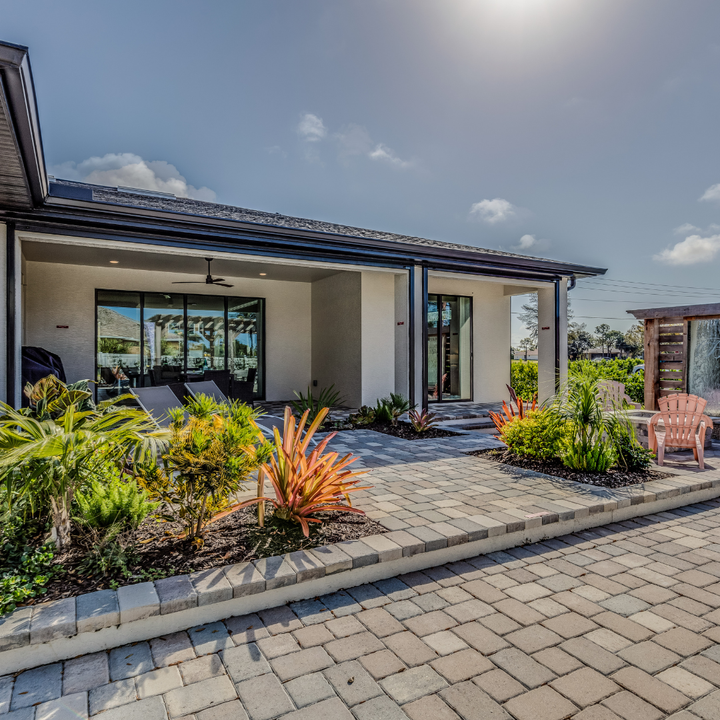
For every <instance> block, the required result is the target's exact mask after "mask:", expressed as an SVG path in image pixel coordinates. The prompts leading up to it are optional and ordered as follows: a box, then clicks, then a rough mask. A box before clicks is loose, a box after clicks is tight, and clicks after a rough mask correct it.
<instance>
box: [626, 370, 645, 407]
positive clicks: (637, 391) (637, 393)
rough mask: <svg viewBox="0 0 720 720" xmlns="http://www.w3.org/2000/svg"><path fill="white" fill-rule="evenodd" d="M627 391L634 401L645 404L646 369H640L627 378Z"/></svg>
mask: <svg viewBox="0 0 720 720" xmlns="http://www.w3.org/2000/svg"><path fill="white" fill-rule="evenodd" d="M625 392H626V393H627V394H628V396H629V397H630V399H631V400H632V401H633V402H636V403H640V405H643V406H644V405H645V371H644V370H638V371H637V372H636V373H634V374H633V375H629V376H628V378H627V380H625Z"/></svg>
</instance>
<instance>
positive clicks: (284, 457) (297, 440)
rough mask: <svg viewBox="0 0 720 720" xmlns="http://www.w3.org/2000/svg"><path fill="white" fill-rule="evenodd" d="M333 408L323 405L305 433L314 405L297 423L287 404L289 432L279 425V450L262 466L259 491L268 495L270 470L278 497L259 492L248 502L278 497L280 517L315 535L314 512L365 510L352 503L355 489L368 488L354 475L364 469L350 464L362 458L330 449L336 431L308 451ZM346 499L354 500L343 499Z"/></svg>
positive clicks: (276, 437)
mask: <svg viewBox="0 0 720 720" xmlns="http://www.w3.org/2000/svg"><path fill="white" fill-rule="evenodd" d="M327 413H328V409H327V408H322V409H321V410H320V412H319V413H318V414H317V416H316V417H315V420H313V422H312V423H311V424H310V427H308V429H307V432H305V433H304V437H303V431H304V430H305V424H306V422H307V419H308V415H309V411H308V410H306V411H305V412H304V413H303V414H302V417H301V418H300V420H299V421H298V422H297V424H296V422H295V418H294V417H293V414H292V409H291V408H290V407H286V408H285V424H284V427H283V434H282V436H281V435H280V432H279V431H278V430H277V428H275V430H274V435H275V442H274V445H275V447H274V453H273V455H272V456H271V457H270V460H269V461H268V462H266V463H265V464H264V465H263V466H262V468H261V477H260V479H259V482H258V495H259V496H261V495H262V488H263V479H262V476H265V477H267V478H268V480H269V481H270V482H271V483H272V485H273V488H274V489H275V495H276V497H275V498H268V497H257V498H255V499H253V500H250V501H248V502H246V503H243V505H244V506H245V505H250V504H252V503H256V502H260V503H263V502H265V501H268V502H270V503H272V504H273V505H274V506H275V517H277V518H279V519H281V520H289V521H293V522H297V523H300V525H301V527H302V531H303V534H304V535H305V537H309V535H310V526H309V524H308V523H311V522H314V523H319V522H320V520H318V519H317V518H315V517H312V516H313V515H315V514H317V513H319V512H329V511H330V510H342V511H345V512H352V513H357V514H359V515H364V514H365V513H364V512H363V511H362V510H359V509H358V508H354V507H352V506H350V504H349V503H350V499H349V497H348V495H349V493H351V492H357V491H358V490H366V489H367V487H358V486H357V484H358V483H359V482H360V481H359V480H353V479H351V478H354V477H356V476H358V475H362V474H363V472H351V471H350V470H348V469H347V468H348V466H349V465H350V464H351V463H353V462H355V460H356V459H357V458H355V457H352V455H350V454H349V453H348V454H347V455H345V456H344V457H342V458H341V457H340V456H339V454H338V453H336V452H326V449H327V445H328V443H329V442H330V440H331V439H332V438H333V437H334V436H335V433H331V434H330V435H327V436H326V437H325V438H323V440H322V441H321V442H319V443H318V444H317V445H316V446H315V447H314V448H313V449H312V451H311V452H310V453H309V454H308V450H309V447H310V443H311V442H312V438H313V435H314V434H315V433H316V432H317V430H318V428H319V427H320V426H321V425H322V422H323V420H324V419H325V416H326V415H327ZM343 499H345V500H346V501H347V502H348V505H341V504H340V503H341V502H342V500H343ZM261 507H262V505H261ZM261 518H262V515H261ZM261 522H262V520H261Z"/></svg>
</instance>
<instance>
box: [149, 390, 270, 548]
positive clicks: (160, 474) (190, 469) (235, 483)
mask: <svg viewBox="0 0 720 720" xmlns="http://www.w3.org/2000/svg"><path fill="white" fill-rule="evenodd" d="M184 410H185V412H187V413H188V415H189V419H188V420H187V421H186V420H185V415H184V412H183V410H182V409H178V410H177V411H175V412H173V413H172V424H171V426H170V444H169V448H168V451H167V452H166V453H165V454H163V456H162V459H161V462H160V463H158V464H156V465H151V466H149V467H146V468H143V469H142V472H141V484H142V485H143V487H144V488H145V489H146V490H148V491H149V493H150V496H151V497H152V499H154V500H160V501H163V502H164V503H165V504H166V507H167V508H168V511H167V513H166V519H169V520H179V521H180V522H182V524H183V525H184V526H185V534H186V537H188V538H189V539H191V540H192V541H193V542H195V543H196V544H201V543H202V535H203V530H204V528H205V526H206V525H207V523H208V522H209V521H210V520H211V519H212V518H213V517H215V516H217V515H218V514H219V513H222V512H223V511H226V510H227V508H228V507H229V505H230V502H229V501H230V498H231V497H232V496H233V495H234V494H235V493H236V492H237V491H238V490H239V489H240V487H241V485H242V484H243V483H244V482H245V481H246V480H247V479H248V477H249V476H250V474H251V473H252V472H253V471H254V470H256V469H257V468H258V467H259V466H260V465H261V463H263V462H265V461H266V460H267V459H268V457H269V456H270V453H271V445H270V443H268V442H265V441H264V438H263V436H262V434H261V432H260V429H259V428H258V426H257V424H256V423H255V419H256V418H257V417H258V415H259V412H258V411H255V410H253V409H252V408H250V407H249V406H247V405H245V404H243V403H240V402H230V403H217V402H215V401H214V400H213V399H212V398H210V397H208V396H207V395H199V396H197V397H195V398H192V399H190V400H189V403H188V405H187V406H186V407H185V408H184ZM240 507H243V505H242V504H240V505H237V506H234V507H233V508H232V509H233V510H235V509H239V508H240Z"/></svg>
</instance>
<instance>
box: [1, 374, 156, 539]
mask: <svg viewBox="0 0 720 720" xmlns="http://www.w3.org/2000/svg"><path fill="white" fill-rule="evenodd" d="M58 382H59V381H58ZM88 400H89V393H88V392H86V391H79V390H77V391H76V390H67V389H66V388H64V387H63V388H60V391H59V392H58V393H57V394H56V395H55V396H54V397H53V398H52V399H50V400H49V401H48V399H47V397H43V398H41V399H40V401H39V403H40V413H41V414H39V416H38V417H34V416H33V411H32V410H31V411H28V410H15V409H13V408H12V407H10V406H9V405H6V404H5V403H0V413H2V416H1V417H0V478H2V480H3V481H4V482H5V483H6V485H7V486H8V492H7V496H8V498H10V497H12V495H13V494H14V493H17V494H19V495H26V496H30V498H31V500H35V501H37V502H38V503H39V504H41V503H42V500H43V499H45V500H46V501H47V503H48V504H49V506H50V519H51V523H52V534H53V539H54V540H55V543H56V545H57V547H58V548H59V549H60V548H63V547H65V546H67V545H69V544H70V542H71V535H70V532H71V524H72V519H71V514H70V508H71V505H72V502H73V498H74V497H75V493H76V492H77V490H78V489H79V488H81V487H84V486H85V485H87V484H89V483H90V482H91V481H92V480H93V479H97V478H98V477H100V476H101V475H102V470H103V468H105V467H107V463H108V462H113V463H117V464H118V465H121V464H124V463H125V461H126V460H127V459H128V458H131V459H133V460H136V461H137V460H143V459H145V458H147V457H151V456H156V455H157V454H158V453H159V452H160V451H161V449H162V447H163V446H164V443H165V440H166V433H165V432H164V431H157V430H156V426H155V425H154V424H153V423H152V422H151V420H150V419H149V418H148V416H147V414H146V413H145V412H143V411H142V410H134V409H130V408H119V407H115V406H112V405H104V406H98V407H92V406H91V405H90V409H80V407H81V406H85V407H88V405H87V403H88ZM10 490H12V491H13V492H10Z"/></svg>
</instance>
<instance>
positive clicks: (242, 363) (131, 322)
mask: <svg viewBox="0 0 720 720" xmlns="http://www.w3.org/2000/svg"><path fill="white" fill-rule="evenodd" d="M264 306H265V300H264V299H262V298H240V297H218V296H215V295H182V294H179V293H139V292H124V291H119V290H98V291H97V293H96V332H97V382H98V400H104V399H107V398H110V397H114V396H117V395H119V394H121V393H122V392H127V389H128V388H129V387H131V386H132V387H143V386H149V385H153V384H160V383H161V382H169V381H180V380H183V379H186V378H187V377H188V376H190V377H193V376H198V375H200V374H201V373H203V372H204V371H205V370H226V369H229V370H230V371H231V372H232V374H233V376H234V377H235V378H237V379H238V380H248V379H250V380H253V382H254V394H255V397H257V398H261V397H263V395H264V376H263V362H262V360H263V344H264V333H263V328H264V324H263V318H264Z"/></svg>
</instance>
